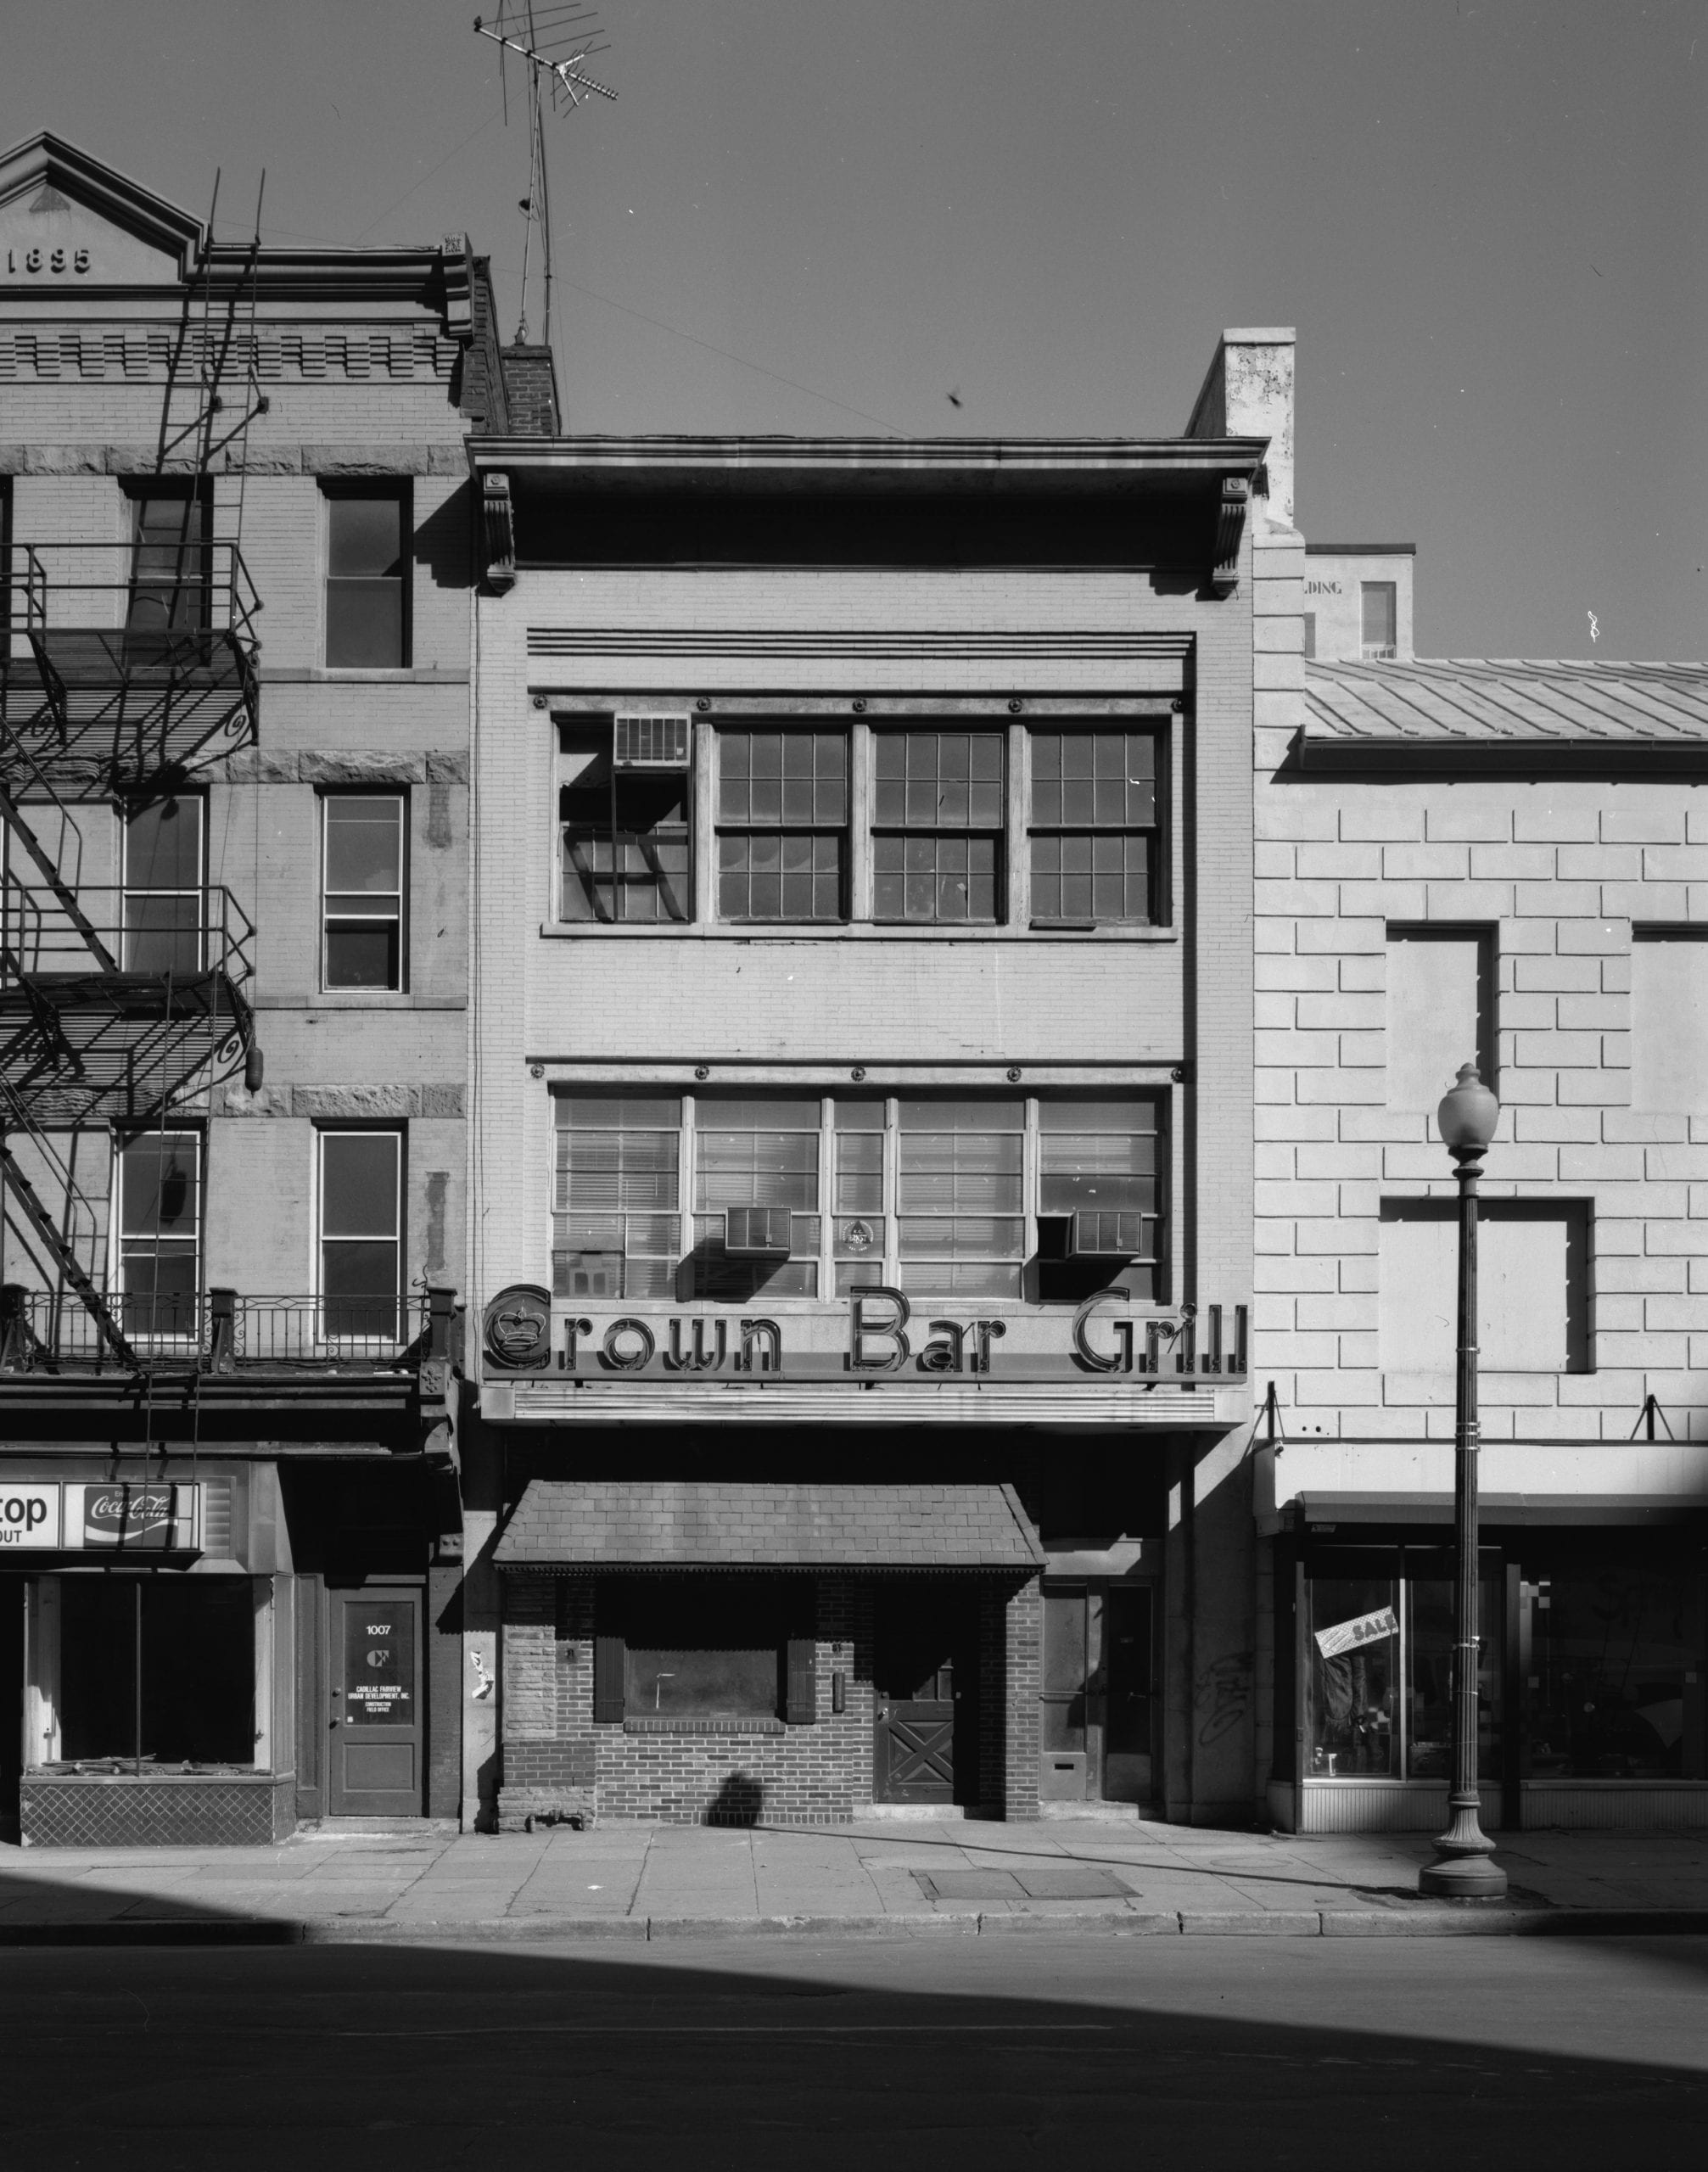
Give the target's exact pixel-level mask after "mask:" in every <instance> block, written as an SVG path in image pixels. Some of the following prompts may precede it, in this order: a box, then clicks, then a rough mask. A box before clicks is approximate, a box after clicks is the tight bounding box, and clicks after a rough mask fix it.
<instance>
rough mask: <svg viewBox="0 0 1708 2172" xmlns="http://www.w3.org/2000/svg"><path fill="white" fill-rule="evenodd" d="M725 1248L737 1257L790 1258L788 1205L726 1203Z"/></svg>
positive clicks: (732, 1255)
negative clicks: (739, 1204) (731, 1204)
mask: <svg viewBox="0 0 1708 2172" xmlns="http://www.w3.org/2000/svg"><path fill="white" fill-rule="evenodd" d="M724 1250H725V1251H726V1252H728V1253H729V1254H730V1255H731V1257H733V1258H736V1259H787V1257H788V1256H789V1210H788V1208H787V1206H726V1207H725V1210H724Z"/></svg>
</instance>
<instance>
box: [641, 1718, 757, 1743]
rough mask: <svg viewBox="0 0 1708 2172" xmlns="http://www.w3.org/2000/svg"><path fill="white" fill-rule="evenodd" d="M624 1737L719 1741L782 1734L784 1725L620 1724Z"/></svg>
mask: <svg viewBox="0 0 1708 2172" xmlns="http://www.w3.org/2000/svg"><path fill="white" fill-rule="evenodd" d="M623 1732H624V1734H675V1735H684V1734H686V1735H714V1736H717V1737H719V1738H727V1737H729V1736H731V1735H743V1734H784V1733H787V1727H785V1725H784V1722H783V1721H781V1720H779V1719H776V1718H775V1717H773V1718H770V1719H752V1720H717V1719H710V1718H706V1719H697V1718H695V1717H692V1716H688V1717H685V1718H669V1719H651V1720H646V1719H641V1720H624V1722H623Z"/></svg>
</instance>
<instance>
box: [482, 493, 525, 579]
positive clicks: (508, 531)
mask: <svg viewBox="0 0 1708 2172" xmlns="http://www.w3.org/2000/svg"><path fill="white" fill-rule="evenodd" d="M480 510H481V518H482V519H483V520H484V523H485V526H486V585H487V586H488V587H489V588H496V590H498V591H499V592H500V594H502V593H503V592H504V591H505V590H507V589H510V588H513V587H514V586H515V585H516V523H515V519H514V518H513V515H512V508H511V503H510V478H509V477H508V476H507V475H499V474H493V473H487V474H485V475H483V476H482V477H481V479H480Z"/></svg>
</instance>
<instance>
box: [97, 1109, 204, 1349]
mask: <svg viewBox="0 0 1708 2172" xmlns="http://www.w3.org/2000/svg"><path fill="white" fill-rule="evenodd" d="M201 1157H202V1142H201V1137H200V1134H199V1133H196V1132H193V1131H168V1132H158V1131H149V1132H143V1133H142V1134H139V1135H138V1136H137V1138H135V1139H126V1140H123V1141H121V1142H120V1147H119V1153H118V1165H119V1166H118V1193H119V1200H118V1206H119V1285H120V1306H119V1313H120V1325H121V1326H122V1327H123V1329H124V1330H125V1332H126V1335H137V1336H143V1337H148V1336H153V1335H194V1334H195V1333H196V1331H197V1324H198V1322H197V1307H198V1299H199V1295H200V1290H201V1268H202V1257H201V1254H202V1246H201V1229H202V1185H201V1174H202V1158H201Z"/></svg>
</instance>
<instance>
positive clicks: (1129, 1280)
mask: <svg viewBox="0 0 1708 2172" xmlns="http://www.w3.org/2000/svg"><path fill="white" fill-rule="evenodd" d="M1038 1134H1039V1136H1038V1150H1039V1156H1038V1158H1039V1174H1038V1215H1039V1229H1038V1236H1039V1269H1038V1279H1039V1292H1038V1294H1039V1296H1040V1297H1043V1298H1051V1297H1060V1298H1065V1299H1071V1300H1072V1301H1074V1302H1079V1301H1081V1300H1083V1299H1084V1298H1086V1297H1088V1296H1090V1295H1091V1294H1092V1292H1093V1291H1094V1290H1101V1289H1104V1288H1106V1287H1107V1286H1109V1285H1110V1284H1111V1283H1112V1282H1113V1281H1115V1280H1116V1279H1119V1281H1120V1283H1121V1285H1122V1287H1123V1289H1126V1290H1130V1291H1131V1292H1132V1294H1133V1295H1134V1296H1135V1297H1140V1298H1150V1297H1155V1296H1156V1295H1157V1294H1158V1290H1159V1278H1160V1275H1161V1271H1162V1251H1161V1246H1162V1150H1161V1149H1162V1141H1161V1139H1160V1137H1159V1134H1158V1122H1157V1108H1156V1103H1155V1102H1154V1101H1151V1100H1122V1101H1041V1102H1040V1103H1039V1110H1038Z"/></svg>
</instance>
